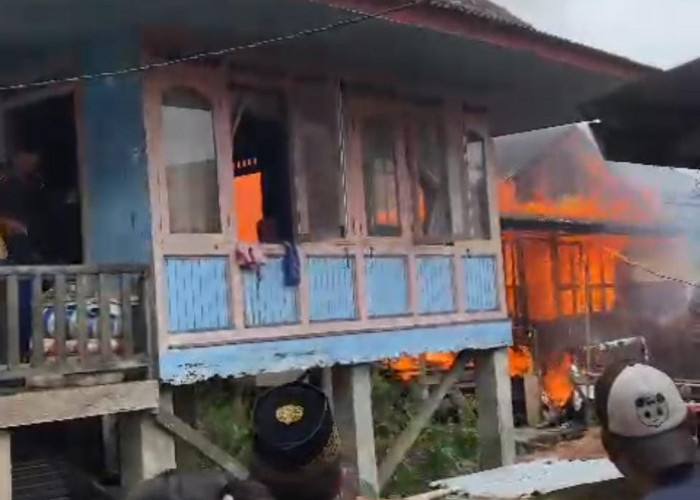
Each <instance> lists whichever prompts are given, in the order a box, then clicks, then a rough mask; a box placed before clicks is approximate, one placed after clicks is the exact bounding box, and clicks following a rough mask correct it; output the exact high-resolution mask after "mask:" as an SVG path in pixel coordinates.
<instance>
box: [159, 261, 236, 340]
mask: <svg viewBox="0 0 700 500" xmlns="http://www.w3.org/2000/svg"><path fill="white" fill-rule="evenodd" d="M165 268H166V274H167V278H168V327H169V330H170V331H171V332H173V333H178V332H191V331H203V330H219V329H225V328H229V327H230V326H231V311H230V304H231V300H230V297H229V283H230V280H229V276H228V274H229V273H228V259H227V258H226V257H202V258H189V257H185V258H180V257H169V258H167V259H166V261H165Z"/></svg>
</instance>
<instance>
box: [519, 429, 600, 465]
mask: <svg viewBox="0 0 700 500" xmlns="http://www.w3.org/2000/svg"><path fill="white" fill-rule="evenodd" d="M606 456H607V455H606V453H605V449H603V445H602V443H601V442H600V429H599V428H597V427H595V428H592V429H588V430H587V431H586V433H585V434H584V435H583V437H582V438H580V439H574V440H571V441H561V442H559V443H558V444H556V445H555V446H553V447H551V448H547V449H542V450H541V451H537V452H535V453H531V454H529V455H526V456H524V457H522V460H523V461H531V460H541V459H543V458H559V459H564V460H586V459H592V458H605V457H606Z"/></svg>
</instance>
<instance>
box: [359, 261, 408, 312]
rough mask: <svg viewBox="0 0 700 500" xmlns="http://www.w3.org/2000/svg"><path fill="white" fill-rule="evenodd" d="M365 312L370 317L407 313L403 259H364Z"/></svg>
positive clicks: (406, 284) (406, 282)
mask: <svg viewBox="0 0 700 500" xmlns="http://www.w3.org/2000/svg"><path fill="white" fill-rule="evenodd" d="M365 282H366V287H367V311H368V313H369V315H370V316H371V317H380V316H399V315H401V314H406V313H408V312H409V306H408V270H407V265H406V258H405V257H371V258H367V259H365Z"/></svg>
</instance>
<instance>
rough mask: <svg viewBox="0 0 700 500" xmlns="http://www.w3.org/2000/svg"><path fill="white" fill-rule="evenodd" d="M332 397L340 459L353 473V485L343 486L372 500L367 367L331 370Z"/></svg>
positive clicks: (371, 428) (373, 475)
mask: <svg viewBox="0 0 700 500" xmlns="http://www.w3.org/2000/svg"><path fill="white" fill-rule="evenodd" d="M333 397H334V408H335V420H336V425H337V426H338V432H339V434H340V441H341V446H342V450H341V451H342V455H343V459H344V460H345V461H346V462H347V463H348V464H351V465H352V467H353V469H355V470H354V472H356V474H357V475H356V477H357V484H355V485H347V487H348V488H354V489H355V493H359V494H360V495H361V496H364V497H369V498H376V497H377V494H378V491H379V485H378V481H377V460H376V455H375V452H374V426H373V421H372V381H371V371H370V366H369V365H353V366H339V367H336V368H333ZM347 498H350V496H348V497H347Z"/></svg>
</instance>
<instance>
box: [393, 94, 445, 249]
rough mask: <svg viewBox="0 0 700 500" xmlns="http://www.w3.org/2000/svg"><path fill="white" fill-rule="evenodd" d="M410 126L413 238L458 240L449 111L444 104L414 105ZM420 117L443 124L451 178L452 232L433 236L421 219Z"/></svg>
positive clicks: (420, 240)
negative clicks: (451, 166) (418, 143)
mask: <svg viewBox="0 0 700 500" xmlns="http://www.w3.org/2000/svg"><path fill="white" fill-rule="evenodd" d="M405 114H406V120H405V122H406V125H405V128H404V130H405V132H404V133H405V137H406V139H407V140H406V163H407V165H408V171H409V182H410V183H411V200H412V205H413V210H412V216H413V227H412V234H413V240H414V242H415V243H416V244H419V245H449V244H452V243H454V241H455V239H456V235H455V230H454V228H455V222H454V218H455V215H454V208H455V203H454V200H453V194H454V193H453V190H452V189H451V184H452V181H453V179H452V177H453V176H452V175H451V172H450V158H449V157H450V141H449V125H450V124H449V121H448V118H447V113H446V112H445V108H444V106H443V105H442V104H432V105H430V104H410V105H408V107H407V110H406V113H405ZM419 119H429V120H431V121H433V124H439V125H440V127H441V130H439V131H438V133H439V134H440V135H441V137H440V139H441V142H442V147H443V157H442V161H443V168H444V175H445V177H446V180H447V189H446V192H445V194H446V196H447V204H448V210H449V212H448V217H449V224H448V226H449V234H446V235H437V236H431V235H426V234H425V233H424V231H423V227H422V222H421V219H420V214H419V210H420V179H419V175H420V172H419V165H418V154H417V151H418V147H417V135H416V132H417V129H416V127H415V126H414V124H415V123H416V121H417V120H419Z"/></svg>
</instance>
